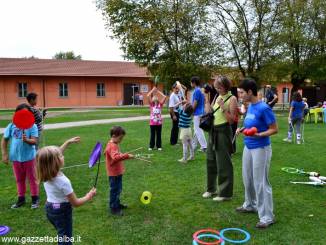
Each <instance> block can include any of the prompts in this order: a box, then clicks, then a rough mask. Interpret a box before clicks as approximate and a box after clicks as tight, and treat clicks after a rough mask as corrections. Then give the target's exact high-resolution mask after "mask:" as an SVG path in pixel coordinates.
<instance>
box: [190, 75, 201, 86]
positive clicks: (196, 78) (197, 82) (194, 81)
mask: <svg viewBox="0 0 326 245" xmlns="http://www.w3.org/2000/svg"><path fill="white" fill-rule="evenodd" d="M190 81H191V83H194V84H196V86H199V85H200V78H199V77H198V76H193V77H192V78H191V79H190Z"/></svg>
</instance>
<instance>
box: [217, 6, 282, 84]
mask: <svg viewBox="0 0 326 245" xmlns="http://www.w3.org/2000/svg"><path fill="white" fill-rule="evenodd" d="M211 4H212V8H211V10H212V12H213V14H212V16H213V18H214V19H215V21H214V22H212V23H213V25H212V28H213V30H214V33H215V40H216V41H217V42H218V44H219V46H221V47H224V48H223V50H224V52H223V54H224V58H223V59H222V61H223V62H224V63H225V64H231V65H232V66H237V67H238V68H239V70H240V71H241V73H242V75H243V76H252V77H255V78H258V74H257V72H258V71H259V70H260V69H261V68H262V66H263V65H264V63H265V62H266V61H267V59H268V57H271V56H273V53H274V49H273V44H274V43H273V42H272V36H273V30H274V27H275V23H276V20H277V16H278V13H279V6H280V1H275V0H224V1H221V0H213V1H211Z"/></svg>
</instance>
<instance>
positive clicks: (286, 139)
mask: <svg viewBox="0 0 326 245" xmlns="http://www.w3.org/2000/svg"><path fill="white" fill-rule="evenodd" d="M283 141H284V142H289V143H292V140H291V139H289V138H285V139H283Z"/></svg>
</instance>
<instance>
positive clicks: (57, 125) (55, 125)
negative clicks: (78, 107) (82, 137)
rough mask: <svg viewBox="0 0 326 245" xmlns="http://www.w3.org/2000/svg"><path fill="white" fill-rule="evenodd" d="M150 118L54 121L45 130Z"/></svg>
mask: <svg viewBox="0 0 326 245" xmlns="http://www.w3.org/2000/svg"><path fill="white" fill-rule="evenodd" d="M162 117H163V118H168V117H170V115H162ZM144 120H149V116H139V117H126V118H112V119H101V120H89V121H79V122H65V123H52V124H45V126H44V130H48V129H57V128H71V127H80V126H88V125H95V124H109V123H117V122H131V121H144ZM3 131H4V128H0V134H3Z"/></svg>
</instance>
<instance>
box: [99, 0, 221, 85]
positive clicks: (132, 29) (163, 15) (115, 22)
mask: <svg viewBox="0 0 326 245" xmlns="http://www.w3.org/2000/svg"><path fill="white" fill-rule="evenodd" d="M97 4H98V7H99V8H100V9H101V10H102V11H103V14H104V16H105V18H106V20H107V28H109V29H110V30H111V31H112V33H113V37H114V38H117V39H118V40H119V41H120V44H121V47H122V50H123V51H124V54H125V57H126V58H128V59H132V60H135V61H136V62H137V63H139V64H141V65H144V66H147V67H148V68H149V70H150V71H151V73H152V74H153V75H154V76H156V75H158V76H159V77H160V80H161V81H168V82H170V83H171V82H173V81H175V80H181V81H183V82H188V81H189V78H190V77H191V76H192V75H195V74H196V75H200V76H201V77H202V78H204V79H209V78H210V75H211V70H210V68H211V66H212V65H213V64H214V63H216V59H215V57H216V55H215V54H216V51H215V49H216V48H215V46H214V45H213V42H212V41H211V35H210V30H209V28H208V22H209V19H208V18H207V3H206V1H200V0H199V1H198V0H173V1H171V0H139V1H134V0H98V1H97Z"/></svg>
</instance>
